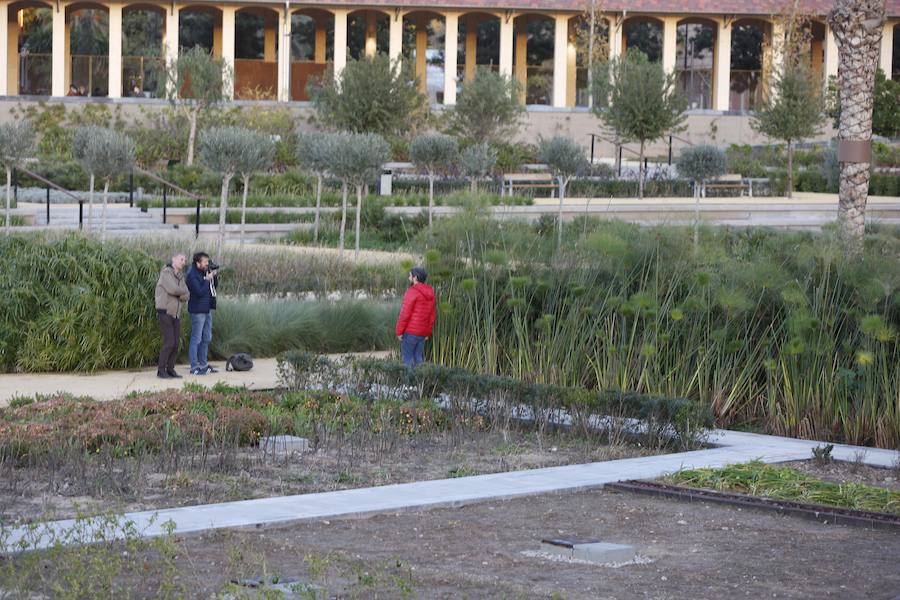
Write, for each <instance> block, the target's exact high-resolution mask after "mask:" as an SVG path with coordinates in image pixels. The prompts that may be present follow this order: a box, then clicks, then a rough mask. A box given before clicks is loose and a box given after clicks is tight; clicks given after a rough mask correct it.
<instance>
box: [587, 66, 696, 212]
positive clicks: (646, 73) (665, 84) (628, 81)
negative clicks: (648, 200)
mask: <svg viewBox="0 0 900 600" xmlns="http://www.w3.org/2000/svg"><path fill="white" fill-rule="evenodd" d="M592 94H593V96H594V107H593V109H592V110H593V112H594V114H595V115H597V116H598V117H599V118H600V120H601V121H602V122H603V124H604V125H605V126H606V127H607V128H609V129H611V130H612V131H613V133H614V135H615V136H616V138H617V139H620V140H623V141H634V142H639V143H640V152H639V154H638V157H639V158H638V161H639V164H638V197H639V198H643V197H644V180H645V177H646V173H645V172H644V171H645V170H644V152H645V150H646V147H647V144H648V143H650V142H653V141H654V140H657V139H659V138H661V137H662V136H663V135H665V134H666V133H672V132H675V131H679V130H680V128H681V124H682V123H683V122H684V119H685V115H684V111H685V109H686V108H687V101H686V100H685V98H684V97H683V96H682V95H681V93H680V92H679V91H678V78H677V74H676V73H670V74H666V72H665V71H664V70H663V67H662V65H661V64H660V63H656V62H651V61H650V60H649V59H648V58H647V56H646V55H645V54H644V53H643V52H641V51H639V50H636V49H631V50H629V51H628V52H627V53H626V54H625V56H623V57H620V58H614V59H612V60H610V61H609V62H607V63H605V64H603V65H600V66H599V67H598V68H597V72H596V73H595V74H594V89H593V90H592Z"/></svg>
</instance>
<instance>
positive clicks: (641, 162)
mask: <svg viewBox="0 0 900 600" xmlns="http://www.w3.org/2000/svg"><path fill="white" fill-rule="evenodd" d="M643 197H644V140H641V154H640V156H639V157H638V198H639V199H642V198H643Z"/></svg>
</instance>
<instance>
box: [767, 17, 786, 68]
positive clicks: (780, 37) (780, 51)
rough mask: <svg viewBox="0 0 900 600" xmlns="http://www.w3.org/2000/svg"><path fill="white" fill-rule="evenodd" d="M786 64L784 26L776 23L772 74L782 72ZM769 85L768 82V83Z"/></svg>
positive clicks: (773, 36) (773, 24)
mask: <svg viewBox="0 0 900 600" xmlns="http://www.w3.org/2000/svg"><path fill="white" fill-rule="evenodd" d="M783 62H784V25H783V24H781V23H780V22H778V21H776V22H774V23H772V65H771V66H772V68H771V71H772V73H773V74H774V73H778V72H780V71H781V66H782V63H783ZM767 83H768V82H767Z"/></svg>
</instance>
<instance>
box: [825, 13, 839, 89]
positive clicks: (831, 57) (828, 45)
mask: <svg viewBox="0 0 900 600" xmlns="http://www.w3.org/2000/svg"><path fill="white" fill-rule="evenodd" d="M837 74H838V47H837V42H836V41H835V39H834V32H833V31H832V30H831V27H826V28H825V86H826V88H827V86H828V80H829V79H830V78H832V77H834V78H837Z"/></svg>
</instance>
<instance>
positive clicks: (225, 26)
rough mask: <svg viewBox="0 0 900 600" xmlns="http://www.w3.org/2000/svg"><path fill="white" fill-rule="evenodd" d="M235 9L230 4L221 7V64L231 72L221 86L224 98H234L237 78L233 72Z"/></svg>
mask: <svg viewBox="0 0 900 600" xmlns="http://www.w3.org/2000/svg"><path fill="white" fill-rule="evenodd" d="M235 13H237V7H236V6H234V5H231V4H226V5H224V6H222V62H224V63H225V67H226V68H227V69H228V70H229V71H230V72H231V77H227V78H225V81H224V83H223V84H222V93H223V94H224V95H225V97H226V98H234V80H235V78H236V77H237V75H236V73H235V70H234V21H235Z"/></svg>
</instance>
